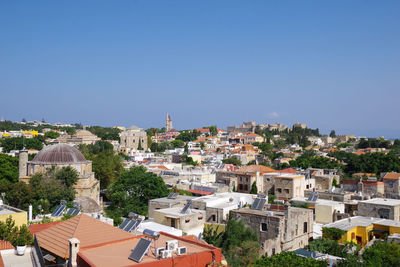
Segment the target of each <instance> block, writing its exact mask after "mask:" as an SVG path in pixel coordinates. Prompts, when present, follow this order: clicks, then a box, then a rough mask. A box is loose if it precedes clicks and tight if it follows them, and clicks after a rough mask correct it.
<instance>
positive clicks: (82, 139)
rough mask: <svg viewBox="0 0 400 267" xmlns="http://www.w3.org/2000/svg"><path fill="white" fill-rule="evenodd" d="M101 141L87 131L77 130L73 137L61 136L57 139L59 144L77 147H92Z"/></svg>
mask: <svg viewBox="0 0 400 267" xmlns="http://www.w3.org/2000/svg"><path fill="white" fill-rule="evenodd" d="M100 140H101V139H100V138H99V137H98V136H97V135H94V134H92V133H91V132H89V131H88V130H86V129H83V130H77V131H76V133H75V134H73V135H71V136H70V135H68V134H65V135H61V136H59V137H58V138H57V141H58V143H60V144H75V145H82V144H83V145H90V144H94V143H96V141H100Z"/></svg>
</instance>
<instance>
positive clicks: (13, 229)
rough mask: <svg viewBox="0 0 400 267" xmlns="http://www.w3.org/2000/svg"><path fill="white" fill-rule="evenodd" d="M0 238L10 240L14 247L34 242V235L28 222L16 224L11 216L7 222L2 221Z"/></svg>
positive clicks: (0, 223)
mask: <svg viewBox="0 0 400 267" xmlns="http://www.w3.org/2000/svg"><path fill="white" fill-rule="evenodd" d="M0 240H6V241H9V242H10V243H11V244H12V245H13V246H14V247H16V246H25V245H32V244H33V236H32V234H31V232H30V231H29V229H28V227H27V226H26V224H24V225H22V226H20V227H18V226H16V225H15V221H14V220H13V219H12V218H11V216H10V217H8V218H7V219H6V221H5V222H1V221H0Z"/></svg>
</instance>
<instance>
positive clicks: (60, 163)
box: [19, 144, 100, 204]
mask: <svg viewBox="0 0 400 267" xmlns="http://www.w3.org/2000/svg"><path fill="white" fill-rule="evenodd" d="M19 159H20V161H19V180H20V181H23V182H25V183H29V180H30V178H31V177H32V175H34V174H35V173H43V172H45V171H46V170H47V169H49V168H52V167H53V166H55V167H56V168H62V167H67V166H70V167H72V168H74V169H75V170H76V171H77V172H78V175H79V179H78V182H77V184H76V185H75V186H74V188H75V191H76V197H81V198H90V199H92V200H94V201H95V202H96V203H97V204H100V182H99V181H98V180H97V179H96V178H95V176H94V172H93V171H92V162H91V161H90V160H86V158H85V157H84V156H83V155H82V153H81V152H80V151H79V150H78V149H76V148H74V147H72V146H69V145H65V144H57V145H52V146H48V147H45V148H44V149H42V150H41V151H40V152H39V153H37V154H36V156H35V158H34V159H33V160H31V161H28V152H27V151H21V152H20V155H19Z"/></svg>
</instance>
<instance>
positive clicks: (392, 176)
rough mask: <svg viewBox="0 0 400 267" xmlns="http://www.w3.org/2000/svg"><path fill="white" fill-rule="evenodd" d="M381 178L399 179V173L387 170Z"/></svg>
mask: <svg viewBox="0 0 400 267" xmlns="http://www.w3.org/2000/svg"><path fill="white" fill-rule="evenodd" d="M383 179H393V180H399V179H400V173H397V172H388V173H387V174H386V175H385V176H384V177H383Z"/></svg>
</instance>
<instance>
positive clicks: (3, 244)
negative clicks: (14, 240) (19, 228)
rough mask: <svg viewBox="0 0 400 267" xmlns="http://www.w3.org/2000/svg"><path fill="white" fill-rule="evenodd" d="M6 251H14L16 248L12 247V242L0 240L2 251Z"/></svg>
mask: <svg viewBox="0 0 400 267" xmlns="http://www.w3.org/2000/svg"><path fill="white" fill-rule="evenodd" d="M4 249H14V246H13V245H11V243H10V241H6V240H0V250H4Z"/></svg>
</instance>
